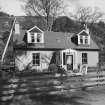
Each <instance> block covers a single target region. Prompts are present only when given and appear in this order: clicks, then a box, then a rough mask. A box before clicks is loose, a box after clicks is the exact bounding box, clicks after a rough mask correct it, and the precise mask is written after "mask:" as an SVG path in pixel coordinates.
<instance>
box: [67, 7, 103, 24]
mask: <svg viewBox="0 0 105 105" xmlns="http://www.w3.org/2000/svg"><path fill="white" fill-rule="evenodd" d="M103 16H104V13H102V12H101V11H100V9H99V8H97V7H95V8H94V10H93V9H92V8H91V7H78V9H77V11H76V13H75V14H73V13H70V14H69V17H72V18H73V19H74V20H77V21H80V22H86V23H87V22H90V23H95V22H97V21H99V20H100V19H102V17H103Z"/></svg>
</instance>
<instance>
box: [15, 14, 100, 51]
mask: <svg viewBox="0 0 105 105" xmlns="http://www.w3.org/2000/svg"><path fill="white" fill-rule="evenodd" d="M30 20H31V21H30ZM17 21H18V22H19V24H20V35H14V37H13V41H16V45H24V41H23V38H24V35H25V33H26V31H27V30H29V29H32V28H33V27H34V26H37V27H38V28H39V29H41V30H42V31H44V48H57V49H68V48H72V49H99V48H98V46H97V44H96V43H95V41H93V40H92V39H90V45H89V46H78V45H77V44H76V43H74V42H73V41H72V40H71V38H72V37H73V36H75V35H77V34H78V33H79V32H81V31H79V32H75V33H64V32H52V31H45V29H44V27H43V26H44V23H43V24H41V19H39V17H36V16H35V17H29V16H23V17H22V16H21V17H20V16H19V17H17ZM30 22H31V23H30ZM30 47H31V48H35V46H30Z"/></svg>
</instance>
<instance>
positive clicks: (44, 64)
mask: <svg viewBox="0 0 105 105" xmlns="http://www.w3.org/2000/svg"><path fill="white" fill-rule="evenodd" d="M32 53H40V55H41V56H40V57H41V60H40V61H41V62H40V66H34V65H32V64H31V66H32V69H38V70H39V71H42V70H43V69H47V68H48V66H49V63H50V60H51V58H52V55H53V51H27V52H26V54H23V55H21V56H17V58H18V59H15V64H16V66H17V67H18V69H19V70H20V71H21V70H23V69H24V68H25V66H27V64H29V63H30V62H31V61H32Z"/></svg>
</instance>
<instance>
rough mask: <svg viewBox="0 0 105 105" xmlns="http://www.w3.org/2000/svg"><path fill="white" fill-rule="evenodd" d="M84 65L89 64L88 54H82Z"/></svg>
mask: <svg viewBox="0 0 105 105" xmlns="http://www.w3.org/2000/svg"><path fill="white" fill-rule="evenodd" d="M84 54H86V55H84ZM82 64H88V53H82Z"/></svg>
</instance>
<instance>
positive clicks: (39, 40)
mask: <svg viewBox="0 0 105 105" xmlns="http://www.w3.org/2000/svg"><path fill="white" fill-rule="evenodd" d="M37 42H41V34H40V33H37Z"/></svg>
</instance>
